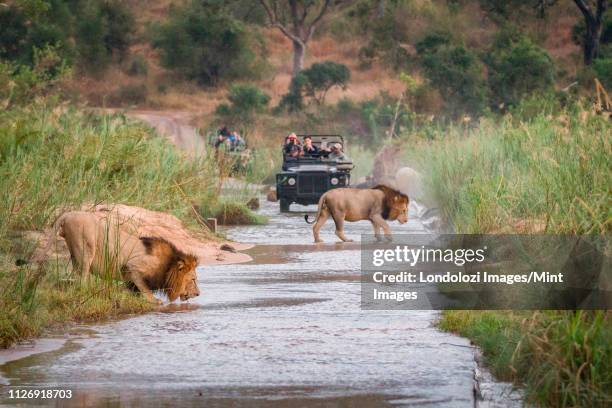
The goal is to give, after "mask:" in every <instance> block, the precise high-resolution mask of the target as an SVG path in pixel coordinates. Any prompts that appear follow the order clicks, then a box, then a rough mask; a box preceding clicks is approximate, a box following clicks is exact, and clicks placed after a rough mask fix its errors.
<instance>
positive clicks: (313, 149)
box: [302, 136, 319, 157]
mask: <svg viewBox="0 0 612 408" xmlns="http://www.w3.org/2000/svg"><path fill="white" fill-rule="evenodd" d="M302 154H303V155H304V156H306V157H319V149H318V148H317V146H315V145H313V144H312V137H310V136H304V147H303V148H302Z"/></svg>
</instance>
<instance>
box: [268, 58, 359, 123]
mask: <svg viewBox="0 0 612 408" xmlns="http://www.w3.org/2000/svg"><path fill="white" fill-rule="evenodd" d="M350 78H351V72H350V70H349V69H348V67H347V66H346V65H344V64H338V63H336V62H333V61H325V62H320V63H316V64H313V65H312V66H311V67H310V68H308V69H304V70H302V71H301V72H300V73H299V74H298V75H297V76H296V77H294V78H293V79H292V80H291V83H290V84H289V92H288V93H287V94H286V95H284V96H283V98H282V99H281V102H280V104H279V107H280V108H281V109H287V110H288V111H289V112H297V111H300V110H302V109H303V108H304V97H305V96H306V97H308V98H310V99H311V100H312V101H314V102H315V103H316V104H317V105H323V104H324V103H325V96H326V95H327V92H329V90H330V89H331V88H333V87H335V86H338V87H341V88H343V89H345V88H346V86H347V83H348V81H349V79H350Z"/></svg>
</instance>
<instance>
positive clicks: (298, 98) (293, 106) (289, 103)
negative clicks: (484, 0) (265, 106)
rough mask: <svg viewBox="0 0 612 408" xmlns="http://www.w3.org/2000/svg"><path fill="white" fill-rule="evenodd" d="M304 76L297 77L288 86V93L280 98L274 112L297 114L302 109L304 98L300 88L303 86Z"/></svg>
mask: <svg viewBox="0 0 612 408" xmlns="http://www.w3.org/2000/svg"><path fill="white" fill-rule="evenodd" d="M304 80H305V78H304V76H303V75H297V76H296V77H294V78H293V79H292V80H291V83H290V84H289V92H287V93H286V94H285V95H283V97H282V98H281V100H280V102H279V104H278V106H277V107H276V108H275V110H276V111H277V112H278V111H282V110H287V112H289V113H293V112H299V111H301V110H302V109H304V96H303V95H302V87H303V84H304Z"/></svg>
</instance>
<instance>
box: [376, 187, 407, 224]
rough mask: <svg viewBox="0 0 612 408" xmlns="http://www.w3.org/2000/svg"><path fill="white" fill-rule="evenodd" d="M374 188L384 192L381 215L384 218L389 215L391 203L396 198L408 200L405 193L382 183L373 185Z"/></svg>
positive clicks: (387, 217)
mask: <svg viewBox="0 0 612 408" xmlns="http://www.w3.org/2000/svg"><path fill="white" fill-rule="evenodd" d="M373 189H374V190H380V191H382V192H383V193H385V199H384V201H383V211H382V214H381V215H382V217H383V218H384V219H385V220H388V219H389V215H390V214H391V208H393V204H394V203H395V202H396V201H397V199H398V198H400V199H405V200H408V196H407V195H406V194H403V193H400V192H399V191H397V190H395V189H393V188H391V187H389V186H385V185H384V184H379V185H377V186H375V187H373Z"/></svg>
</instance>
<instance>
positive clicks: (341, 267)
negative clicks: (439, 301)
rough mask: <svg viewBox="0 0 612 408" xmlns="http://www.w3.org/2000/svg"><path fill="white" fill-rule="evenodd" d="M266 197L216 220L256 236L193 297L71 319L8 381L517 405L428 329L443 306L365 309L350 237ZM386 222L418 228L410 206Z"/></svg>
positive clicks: (113, 397) (97, 396)
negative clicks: (105, 319) (104, 318)
mask: <svg viewBox="0 0 612 408" xmlns="http://www.w3.org/2000/svg"><path fill="white" fill-rule="evenodd" d="M263 204H264V206H263V208H262V210H261V212H262V213H264V214H267V215H269V216H270V223H269V224H268V225H266V226H254V227H236V228H231V229H226V230H225V231H224V232H225V233H226V235H227V236H228V237H229V238H231V239H233V240H236V241H240V242H250V243H254V244H257V246H256V247H255V248H253V249H252V250H251V251H250V254H251V255H252V256H253V258H254V260H253V262H251V263H248V264H241V265H224V266H206V267H203V268H201V269H199V285H200V289H201V290H202V295H201V296H200V297H199V298H196V299H193V300H191V301H190V302H189V303H188V304H183V305H172V306H171V307H169V308H167V310H165V311H162V312H157V313H151V314H147V315H144V316H138V317H134V318H130V319H127V320H121V321H117V322H112V323H109V324H103V325H96V326H85V327H79V328H76V329H74V330H72V331H71V332H70V333H66V335H65V336H63V338H64V339H68V340H67V341H66V342H65V344H64V345H63V347H62V348H61V349H59V350H56V351H53V352H47V353H42V354H37V355H33V356H30V357H27V358H24V359H21V360H18V361H14V362H11V363H8V364H5V365H4V366H2V367H1V369H2V371H1V373H2V375H3V376H4V377H5V381H8V382H10V384H11V387H27V386H36V387H37V388H40V387H47V388H57V387H60V388H63V389H71V390H73V393H74V397H73V399H71V400H69V401H64V402H62V403H61V404H60V405H63V406H106V407H112V406H172V407H174V406H259V405H265V406H270V405H272V406H279V407H285V406H287V407H293V406H305V405H308V406H325V407H333V406H343V407H345V406H349V407H350V406H359V407H361V406H385V405H398V406H441V407H473V406H477V405H478V406H499V407H506V406H520V404H519V403H518V402H517V401H516V396H515V395H513V394H512V393H509V391H508V387H507V386H506V385H504V384H499V383H495V382H493V381H490V379H488V378H489V376H488V375H487V374H486V372H485V373H484V374H481V375H478V374H477V373H478V372H479V371H480V370H478V368H477V365H476V363H475V359H474V353H475V350H474V348H473V347H471V346H470V344H469V342H468V341H467V340H465V339H462V338H460V337H457V336H454V335H451V334H447V333H443V332H441V331H439V330H437V329H436V328H435V325H434V323H435V321H436V319H437V318H438V316H439V314H438V312H434V311H364V310H361V309H360V283H359V277H360V276H359V267H360V256H359V246H358V244H344V245H342V244H335V242H336V241H337V238H336V237H335V235H334V234H333V222H332V221H329V222H328V224H327V225H326V226H325V227H324V232H323V234H322V238H323V239H324V240H325V241H326V243H327V244H324V245H319V246H315V245H313V244H311V242H312V233H311V229H310V226H308V225H306V224H305V223H304V220H303V215H302V214H303V213H302V212H295V213H293V214H288V215H279V214H278V207H277V205H278V204H275V203H267V202H263ZM308 209H309V210H314V209H316V208H313V207H309V208H308ZM296 210H300V208H296ZM302 210H303V208H302ZM392 228H393V230H394V231H395V232H396V233H414V232H425V231H424V227H423V225H422V224H421V222H420V221H419V219H418V217H416V208H412V207H411V221H410V222H409V223H408V224H405V225H403V226H399V225H398V224H396V223H394V224H393V225H392ZM347 232H348V235H349V237H351V238H354V239H356V240H359V234H361V233H370V232H371V227H370V224H369V223H366V222H361V223H349V224H347ZM475 376H476V377H477V378H480V377H481V376H483V377H482V378H484V381H482V384H481V388H484V389H485V390H486V392H485V394H486V399H485V400H484V401H479V402H478V403H475V397H474V395H475V394H474V389H475V383H476V382H475ZM8 388H9V387H4V390H3V391H6V390H7V389H8ZM0 403H6V404H11V403H14V400H9V399H8V398H7V396H6V392H2V397H0ZM39 403H41V404H42V403H43V402H42V401H39Z"/></svg>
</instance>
